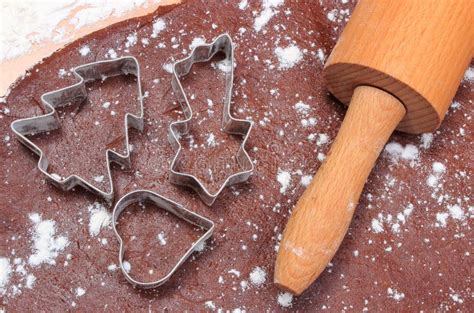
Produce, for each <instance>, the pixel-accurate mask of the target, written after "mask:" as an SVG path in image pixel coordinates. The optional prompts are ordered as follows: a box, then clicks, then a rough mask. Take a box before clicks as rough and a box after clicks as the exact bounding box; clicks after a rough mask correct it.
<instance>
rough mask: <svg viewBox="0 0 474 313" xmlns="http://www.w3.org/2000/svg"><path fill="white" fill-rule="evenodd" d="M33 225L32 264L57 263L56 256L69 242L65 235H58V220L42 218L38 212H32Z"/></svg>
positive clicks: (29, 261) (30, 261) (30, 259)
mask: <svg viewBox="0 0 474 313" xmlns="http://www.w3.org/2000/svg"><path fill="white" fill-rule="evenodd" d="M29 217H30V220H31V221H32V222H33V223H34V227H33V251H34V253H33V254H32V255H30V257H29V259H28V264H30V265H31V266H39V265H41V264H43V263H47V264H51V265H55V264H56V261H55V260H56V257H57V256H58V255H59V252H61V251H63V250H64V249H65V248H66V247H67V245H68V244H69V241H68V239H67V238H66V237H65V236H56V222H55V221H53V220H42V219H41V216H40V215H39V214H38V213H33V214H30V216H29Z"/></svg>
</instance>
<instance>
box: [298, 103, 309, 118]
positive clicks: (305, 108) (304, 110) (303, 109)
mask: <svg viewBox="0 0 474 313" xmlns="http://www.w3.org/2000/svg"><path fill="white" fill-rule="evenodd" d="M294 108H295V110H296V111H297V112H298V113H299V114H301V115H303V116H306V115H308V114H309V112H310V110H311V107H310V106H309V105H307V104H306V103H304V102H302V101H299V102H298V103H296V104H295V106H294Z"/></svg>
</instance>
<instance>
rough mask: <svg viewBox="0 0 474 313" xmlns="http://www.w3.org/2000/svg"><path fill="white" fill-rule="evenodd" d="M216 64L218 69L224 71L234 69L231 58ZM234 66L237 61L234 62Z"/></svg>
mask: <svg viewBox="0 0 474 313" xmlns="http://www.w3.org/2000/svg"><path fill="white" fill-rule="evenodd" d="M216 65H217V69H218V70H219V71H221V72H224V73H230V71H231V70H232V62H231V61H229V60H222V61H219V62H217V63H216ZM234 67H235V63H234Z"/></svg>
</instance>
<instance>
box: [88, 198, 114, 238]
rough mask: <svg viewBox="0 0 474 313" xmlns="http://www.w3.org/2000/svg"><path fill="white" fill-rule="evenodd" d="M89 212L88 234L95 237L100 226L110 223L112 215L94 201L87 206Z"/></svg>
mask: <svg viewBox="0 0 474 313" xmlns="http://www.w3.org/2000/svg"><path fill="white" fill-rule="evenodd" d="M87 210H88V211H89V214H90V219H89V234H90V235H91V237H95V236H97V235H98V234H99V233H100V230H101V229H102V228H105V227H107V226H109V225H110V223H111V221H112V216H111V214H110V213H109V211H107V209H106V208H105V207H104V206H103V205H102V204H100V203H98V202H95V203H93V204H91V205H89V206H88V207H87Z"/></svg>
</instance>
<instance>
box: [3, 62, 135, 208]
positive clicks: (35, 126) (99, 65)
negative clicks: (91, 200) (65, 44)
mask: <svg viewBox="0 0 474 313" xmlns="http://www.w3.org/2000/svg"><path fill="white" fill-rule="evenodd" d="M73 74H74V76H75V77H76V78H77V79H78V80H79V81H78V82H77V83H75V84H74V85H71V86H68V87H65V88H61V89H59V90H55V91H52V92H48V93H45V94H43V95H42V96H41V102H42V103H43V105H44V107H45V109H46V112H47V113H46V114H44V115H40V116H35V117H30V118H24V119H19V120H16V121H14V122H13V123H12V124H11V129H12V130H13V132H14V133H15V135H16V136H17V138H18V140H19V141H20V142H21V143H22V144H24V145H25V146H26V147H28V148H29V149H30V150H31V151H33V152H34V153H35V154H37V155H38V156H39V161H38V169H39V170H40V171H41V172H42V173H43V174H44V175H46V178H47V180H48V181H50V182H51V183H52V184H53V185H55V186H57V187H58V188H60V189H62V190H70V189H72V188H74V187H75V186H81V187H83V188H85V189H87V190H89V191H91V192H93V193H95V194H98V195H100V196H101V197H103V198H105V199H106V200H107V201H109V202H111V201H112V199H113V196H114V189H113V184H112V176H111V174H110V163H111V162H115V163H117V164H119V165H121V166H125V167H129V166H130V148H129V144H128V128H129V126H132V127H134V128H135V129H138V130H140V131H141V130H143V95H142V88H141V83H140V66H139V64H138V61H137V59H135V58H134V57H132V56H125V57H121V58H117V59H113V60H103V61H98V62H93V63H89V64H84V65H81V66H78V67H76V68H74V69H73ZM128 74H132V75H135V76H136V77H137V82H138V101H139V104H140V115H139V116H136V115H133V114H130V113H126V114H125V118H124V121H125V141H126V142H125V144H126V152H125V154H120V153H118V152H115V151H113V150H110V149H107V151H106V159H107V175H108V181H109V186H110V192H106V191H104V190H101V189H99V188H97V187H95V186H93V185H92V184H91V183H89V182H88V181H87V180H85V179H84V178H82V177H79V176H77V175H70V176H68V177H66V178H64V179H63V178H61V177H57V175H54V174H50V173H48V165H49V162H48V159H47V157H46V155H45V154H44V153H43V151H42V150H41V149H40V148H39V147H38V146H37V145H35V144H34V143H33V142H32V141H30V140H29V139H28V138H27V137H26V136H27V135H35V134H38V133H44V132H49V131H52V130H55V129H58V128H60V127H61V125H60V123H59V118H58V115H57V112H56V108H59V107H63V106H66V105H67V104H73V105H76V104H77V105H80V104H81V103H82V102H83V101H84V100H86V98H87V90H86V83H87V82H91V81H94V80H98V79H105V78H107V77H113V76H118V75H128Z"/></svg>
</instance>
